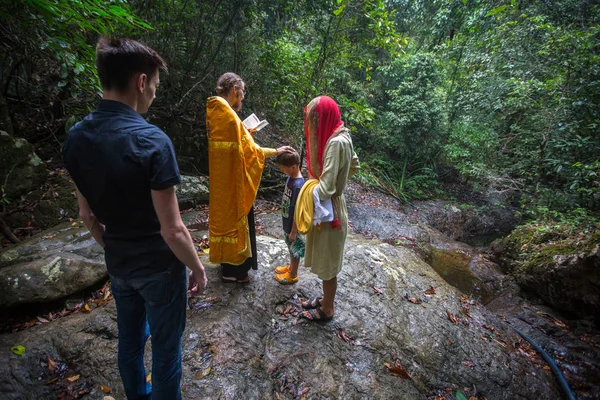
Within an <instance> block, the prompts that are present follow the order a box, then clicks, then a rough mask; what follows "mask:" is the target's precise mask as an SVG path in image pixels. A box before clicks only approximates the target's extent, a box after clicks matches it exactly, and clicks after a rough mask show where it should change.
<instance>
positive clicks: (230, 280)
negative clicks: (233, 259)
mask: <svg viewBox="0 0 600 400" xmlns="http://www.w3.org/2000/svg"><path fill="white" fill-rule="evenodd" d="M250 281H251V278H250V275H246V276H245V277H244V278H242V279H239V278H233V277H231V278H230V277H226V276H222V277H221V282H223V283H248V282H250Z"/></svg>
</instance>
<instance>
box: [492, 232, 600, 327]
mask: <svg viewBox="0 0 600 400" xmlns="http://www.w3.org/2000/svg"><path fill="white" fill-rule="evenodd" d="M492 250H493V251H494V253H495V254H496V256H497V257H498V260H499V262H500V264H501V266H502V268H504V270H505V271H506V272H507V273H509V274H511V275H512V276H514V277H515V279H516V281H517V283H518V284H519V285H520V286H521V287H523V288H524V289H526V290H529V291H532V292H534V293H536V294H537V295H538V296H540V297H541V298H542V299H543V300H544V301H545V302H547V303H548V304H551V305H552V306H554V307H557V308H559V309H561V310H564V311H567V312H569V313H571V314H572V315H575V316H578V317H589V316H592V317H596V318H597V317H598V315H600V314H599V313H600V254H599V251H600V231H598V230H595V231H593V232H587V233H585V232H581V233H568V232H564V231H561V230H555V229H552V228H551V227H546V226H537V225H523V226H520V227H519V228H517V229H515V230H514V231H513V232H512V233H511V234H510V235H509V236H507V237H506V238H505V239H503V240H501V241H496V242H494V244H493V246H492Z"/></svg>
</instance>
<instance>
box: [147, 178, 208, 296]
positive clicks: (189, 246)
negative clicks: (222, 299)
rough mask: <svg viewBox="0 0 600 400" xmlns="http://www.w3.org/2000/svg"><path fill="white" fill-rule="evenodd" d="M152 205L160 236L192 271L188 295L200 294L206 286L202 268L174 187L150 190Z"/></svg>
mask: <svg viewBox="0 0 600 400" xmlns="http://www.w3.org/2000/svg"><path fill="white" fill-rule="evenodd" d="M152 203H153V204H154V210H155V211H156V215H157V216H158V220H159V221H160V234H161V235H162V237H163V239H165V242H167V245H168V246H169V248H170V249H171V251H172V252H173V253H174V254H175V256H176V257H177V258H178V259H179V261H181V262H182V263H184V264H185V265H187V266H188V268H189V269H191V270H192V278H193V279H191V280H190V289H191V290H190V293H191V294H192V295H198V294H202V292H203V291H204V288H205V286H206V274H205V272H204V266H203V265H202V263H201V262H200V259H199V258H198V254H197V253H196V249H195V247H194V243H193V242H192V237H191V236H190V233H189V232H188V230H187V228H186V227H185V225H184V224H183V221H182V220H181V215H179V205H178V204H177V196H176V194H175V187H174V186H171V187H170V188H167V189H164V190H152ZM193 281H195V283H196V286H195V287H194V282H193Z"/></svg>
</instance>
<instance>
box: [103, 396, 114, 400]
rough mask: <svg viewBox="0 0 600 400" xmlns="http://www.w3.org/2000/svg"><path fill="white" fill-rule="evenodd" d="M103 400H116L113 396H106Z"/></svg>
mask: <svg viewBox="0 0 600 400" xmlns="http://www.w3.org/2000/svg"><path fill="white" fill-rule="evenodd" d="M102 400H115V398H114V397H112V396H104V399H102Z"/></svg>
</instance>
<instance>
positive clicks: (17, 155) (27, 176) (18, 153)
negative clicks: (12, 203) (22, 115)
mask: <svg viewBox="0 0 600 400" xmlns="http://www.w3.org/2000/svg"><path fill="white" fill-rule="evenodd" d="M0 154H2V157H0V179H1V182H2V185H1V186H2V192H4V195H5V196H6V197H8V199H15V198H17V197H18V196H20V195H22V194H25V193H27V192H29V191H30V190H33V189H34V188H37V187H38V186H39V185H40V184H41V183H42V182H43V181H44V180H45V179H46V176H47V171H46V165H45V164H44V162H43V161H42V160H41V159H40V158H39V157H38V156H37V155H36V154H35V152H34V151H33V146H32V145H31V144H30V143H29V142H28V141H27V140H25V139H23V138H13V137H12V136H10V135H9V134H8V133H6V132H4V131H0Z"/></svg>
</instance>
